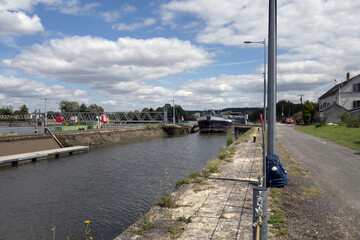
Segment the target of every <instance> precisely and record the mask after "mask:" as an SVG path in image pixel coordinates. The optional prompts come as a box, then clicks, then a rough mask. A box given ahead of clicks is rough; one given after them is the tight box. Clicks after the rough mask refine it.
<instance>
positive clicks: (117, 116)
mask: <svg viewBox="0 0 360 240" xmlns="http://www.w3.org/2000/svg"><path fill="white" fill-rule="evenodd" d="M102 114H105V115H106V116H107V118H108V119H109V120H110V124H123V123H162V122H167V112H166V111H165V112H66V113H61V112H59V113H55V112H48V113H47V114H46V122H47V123H50V122H55V121H56V117H59V116H60V117H62V118H63V122H68V123H73V122H76V123H81V124H95V123H96V122H98V119H100V116H101V115H102ZM11 119H18V120H29V121H35V114H29V115H28V116H27V115H0V120H11ZM36 119H37V121H38V122H44V121H45V114H44V113H41V112H38V113H36Z"/></svg>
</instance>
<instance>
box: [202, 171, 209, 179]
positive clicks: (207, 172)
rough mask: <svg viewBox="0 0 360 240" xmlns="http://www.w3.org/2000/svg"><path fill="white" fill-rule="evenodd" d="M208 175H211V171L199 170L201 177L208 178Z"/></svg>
mask: <svg viewBox="0 0 360 240" xmlns="http://www.w3.org/2000/svg"><path fill="white" fill-rule="evenodd" d="M210 175H211V172H210V171H208V170H203V171H202V172H201V176H202V177H203V178H208V177H210Z"/></svg>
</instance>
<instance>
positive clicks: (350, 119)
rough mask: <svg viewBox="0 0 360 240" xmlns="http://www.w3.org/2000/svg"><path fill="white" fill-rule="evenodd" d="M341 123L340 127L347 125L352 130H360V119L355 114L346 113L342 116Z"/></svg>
mask: <svg viewBox="0 0 360 240" xmlns="http://www.w3.org/2000/svg"><path fill="white" fill-rule="evenodd" d="M340 120H341V121H340V123H339V125H345V126H347V127H350V128H358V127H360V119H359V117H356V116H355V115H354V114H351V113H349V112H344V113H343V114H341V115H340Z"/></svg>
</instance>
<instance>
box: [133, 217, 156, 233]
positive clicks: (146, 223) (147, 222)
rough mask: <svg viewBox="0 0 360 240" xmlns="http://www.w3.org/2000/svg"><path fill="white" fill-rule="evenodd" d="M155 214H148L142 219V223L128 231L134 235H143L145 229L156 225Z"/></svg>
mask: <svg viewBox="0 0 360 240" xmlns="http://www.w3.org/2000/svg"><path fill="white" fill-rule="evenodd" d="M153 219H154V215H153V214H150V213H149V214H146V215H145V216H144V217H143V218H142V219H141V222H140V224H139V225H138V226H137V227H132V228H130V229H128V230H127V232H128V233H130V234H132V235H143V233H144V231H146V230H150V229H152V228H154V227H155V224H154V223H153Z"/></svg>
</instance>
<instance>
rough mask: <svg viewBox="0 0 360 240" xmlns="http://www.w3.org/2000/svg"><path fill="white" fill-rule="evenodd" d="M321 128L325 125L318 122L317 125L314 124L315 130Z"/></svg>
mask: <svg viewBox="0 0 360 240" xmlns="http://www.w3.org/2000/svg"><path fill="white" fill-rule="evenodd" d="M322 126H325V123H323V122H318V123H316V124H315V127H316V128H319V127H322Z"/></svg>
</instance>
